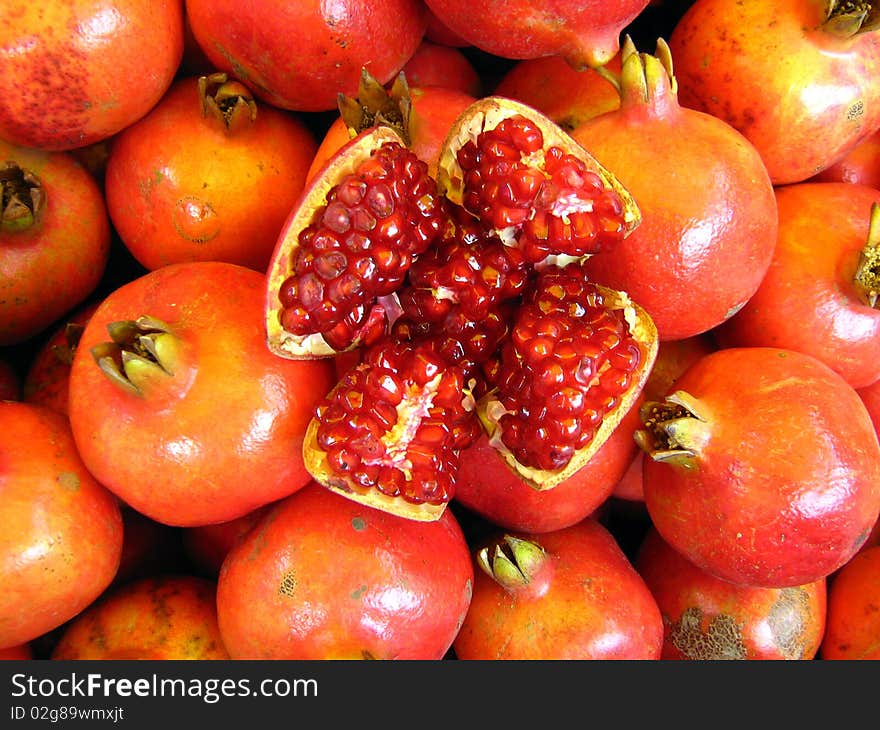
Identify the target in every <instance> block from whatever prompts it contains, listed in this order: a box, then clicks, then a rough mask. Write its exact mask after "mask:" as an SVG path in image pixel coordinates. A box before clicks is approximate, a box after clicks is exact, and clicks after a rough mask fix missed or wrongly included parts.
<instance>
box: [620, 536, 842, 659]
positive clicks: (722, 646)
mask: <svg viewBox="0 0 880 730" xmlns="http://www.w3.org/2000/svg"><path fill="white" fill-rule="evenodd" d="M635 567H636V570H638V572H639V575H641V576H642V579H643V580H644V581H645V583H646V584H647V586H648V588H649V589H650V591H651V594H652V595H653V596H654V598H655V600H656V601H657V605H658V606H659V608H660V612H661V614H662V615H663V626H664V640H663V653H662V656H661V658H662V659H683V660H695V661H706V660H718V659H728V660H729V659H749V660H767V659H788V660H806V659H813V658H814V657H815V656H816V653H817V652H818V651H819V645H820V644H821V642H822V636H823V634H824V632H825V616H826V580H825V579H824V578H820V579H819V580H817V581H814V582H812V583H807V584H806V585H802V586H789V587H786V588H760V587H753V586H742V585H736V584H734V583H729V582H728V581H725V580H721V579H720V578H716V577H715V576H713V575H710V574H709V573H706V572H705V571H704V570H701V569H700V568H698V567H697V566H695V565H694V564H693V563H691V562H690V561H689V560H687V559H686V558H684V557H683V556H682V555H681V554H680V553H678V552H676V551H675V550H673V549H672V548H671V547H670V546H669V544H668V543H667V542H666V541H665V540H663V538H662V537H660V534H659V533H658V532H657V530H656V529H654V528H653V527H651V528H649V529H648V531H647V534H646V535H645V538H644V540H643V541H642V543H641V544H640V546H639V549H638V554H637V556H636V560H635Z"/></svg>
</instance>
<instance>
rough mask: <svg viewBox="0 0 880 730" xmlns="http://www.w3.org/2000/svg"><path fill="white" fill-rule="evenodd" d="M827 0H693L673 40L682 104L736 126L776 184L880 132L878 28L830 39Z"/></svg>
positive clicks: (802, 176)
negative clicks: (807, 0)
mask: <svg viewBox="0 0 880 730" xmlns="http://www.w3.org/2000/svg"><path fill="white" fill-rule="evenodd" d="M827 5H828V3H822V2H804V0H779V1H778V2H774V3H767V2H763V0H746V1H745V2H743V1H742V0H698V1H697V2H695V3H694V4H693V5H691V7H690V8H689V9H688V11H687V12H686V13H685V14H684V16H683V17H682V18H681V19H680V21H679V22H678V23H677V25H676V27H675V29H674V30H673V32H672V34H671V35H670V38H669V45H670V48H671V49H672V54H673V57H674V58H675V64H676V69H677V71H676V74H677V76H678V80H679V98H680V99H681V102H682V104H684V105H686V106H688V107H691V108H693V109H699V110H701V111H704V112H708V113H709V114H712V115H714V116H717V117H718V118H720V119H723V120H725V121H726V122H728V123H729V124H731V125H732V126H734V127H736V128H737V129H738V130H739V131H740V132H742V133H743V134H744V135H745V136H746V137H747V138H748V139H749V141H751V142H752V144H754V145H755V147H756V148H757V149H758V151H759V152H760V154H761V157H762V159H763V160H764V163H765V165H766V166H767V170H768V172H769V174H770V177H771V179H772V180H773V183H774V184H775V185H784V184H788V183H793V182H801V181H803V180H806V179H807V178H809V177H811V176H813V175H815V174H816V173H818V172H819V171H821V170H822V169H824V168H826V167H828V166H829V165H830V164H832V163H833V162H835V161H836V160H837V159H839V158H840V157H841V156H842V155H844V154H846V153H847V152H848V151H849V150H850V149H851V148H852V147H853V146H855V145H856V144H858V143H859V142H860V141H861V140H863V139H864V138H865V137H867V136H868V135H870V134H873V133H874V132H876V131H877V130H878V128H880V95H878V92H877V90H876V83H875V81H876V78H877V75H878V73H880V33H878V32H877V31H876V30H874V31H867V32H862V33H859V34H857V35H855V36H853V37H851V38H838V37H835V36H834V35H832V34H830V33H828V32H827V31H826V30H824V29H823V27H822V23H823V21H824V20H825V10H826V6H827Z"/></svg>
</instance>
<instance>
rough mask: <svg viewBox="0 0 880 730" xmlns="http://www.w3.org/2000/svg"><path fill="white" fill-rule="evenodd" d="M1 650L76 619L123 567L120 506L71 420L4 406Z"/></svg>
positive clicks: (0, 416)
mask: <svg viewBox="0 0 880 730" xmlns="http://www.w3.org/2000/svg"><path fill="white" fill-rule="evenodd" d="M0 433H3V439H2V440H0V464H2V465H3V466H2V469H0V525H3V529H2V531H0V580H2V581H3V585H4V590H3V592H2V595H0V647H11V646H15V645H17V644H22V643H24V642H29V641H31V640H33V639H36V638H37V637H39V636H41V635H42V634H45V633H47V632H49V631H51V630H53V629H55V628H57V627H59V626H61V624H63V623H64V622H65V621H67V620H69V619H71V618H73V617H74V616H75V615H76V614H78V613H79V612H80V611H82V610H83V609H84V608H86V606H88V605H89V604H91V603H92V602H93V601H94V600H95V599H96V598H97V597H98V596H99V595H100V594H101V593H102V592H103V591H104V590H105V589H106V588H107V587H108V586H109V585H110V582H111V581H112V580H113V577H114V576H115V574H116V570H117V568H118V567H119V560H120V555H121V551H122V538H123V535H122V517H121V514H120V509H119V503H118V502H117V500H116V499H115V498H114V497H113V495H112V494H111V493H110V492H109V491H108V490H107V489H105V488H104V487H103V486H102V485H101V484H99V483H98V482H97V481H96V480H95V477H94V476H92V474H91V473H90V472H89V471H88V469H87V468H86V466H85V464H83V461H82V459H81V458H80V455H79V453H78V451H77V448H76V444H75V443H74V440H73V436H72V434H71V430H70V425H69V424H68V421H67V419H66V418H65V417H64V416H63V415H62V414H60V413H56V412H55V411H53V410H50V409H49V408H46V407H44V406H38V405H34V404H31V403H18V402H14V401H0Z"/></svg>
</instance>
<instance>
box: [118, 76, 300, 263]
mask: <svg viewBox="0 0 880 730" xmlns="http://www.w3.org/2000/svg"><path fill="white" fill-rule="evenodd" d="M169 130H174V131H173V134H171V133H169ZM315 149H316V142H315V139H314V137H313V135H312V132H311V131H310V130H309V128H308V127H307V126H306V124H305V122H303V121H302V120H301V119H300V118H299V117H297V116H294V115H292V114H289V113H285V112H282V111H281V110H278V109H275V108H273V107H272V106H270V105H268V104H262V105H259V106H258V105H257V103H256V102H255V101H254V99H253V96H252V95H251V92H250V91H249V90H248V89H247V88H246V87H245V86H244V85H243V84H241V83H240V82H238V81H236V80H234V79H230V78H229V77H228V76H227V74H225V73H217V74H211V75H209V76H200V77H198V78H196V77H184V78H180V79H178V80H177V81H176V82H175V83H174V85H173V86H172V87H171V88H170V89H169V90H168V92H167V93H166V94H165V95H164V96H163V97H162V99H161V100H160V102H159V103H158V104H157V105H156V106H155V107H154V108H153V109H152V110H151V111H150V113H149V114H148V115H147V116H146V117H144V118H143V119H141V120H140V121H138V122H137V123H135V124H133V125H131V126H129V127H128V128H127V129H125V130H124V131H123V132H122V133H120V134H119V135H117V136H116V137H115V138H114V140H113V146H112V149H111V152H110V156H109V158H108V160H107V171H106V175H105V178H104V190H105V195H106V200H107V210H108V212H109V214H110V218H111V220H112V221H113V226H114V228H115V230H116V232H117V233H118V234H119V237H120V238H121V239H122V242H123V243H124V244H125V245H126V246H127V247H128V249H129V250H130V251H131V253H132V254H133V255H134V257H135V258H136V259H137V260H138V261H139V262H140V263H141V264H142V265H143V266H144V267H145V268H147V269H157V268H159V267H160V266H164V265H166V264H170V263H179V262H183V261H227V262H229V263H233V264H239V265H240V266H247V267H249V268H252V269H255V270H257V271H259V272H261V273H262V272H264V271H265V270H266V267H267V265H268V263H269V257H270V256H271V254H272V250H273V249H274V247H275V241H276V239H277V238H278V234H279V233H280V232H281V227H282V225H283V224H284V221H285V220H286V219H287V215H288V213H289V212H290V209H291V208H292V207H293V205H294V203H296V199H297V198H298V197H299V195H300V193H301V192H302V189H303V187H304V186H305V176H306V171H307V170H308V168H309V165H310V164H311V161H312V158H313V156H314V154H315Z"/></svg>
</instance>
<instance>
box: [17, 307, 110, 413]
mask: <svg viewBox="0 0 880 730" xmlns="http://www.w3.org/2000/svg"><path fill="white" fill-rule="evenodd" d="M97 306H98V302H96V301H90V302H88V303H86V304H84V305H83V306H81V307H80V308H78V309H77V310H75V311H74V312H72V313H71V314H70V315H69V316H68V317H66V318H65V320H66V321H64V323H63V324H59V325H58V326H57V327H56V328H55V330H54V331H53V332H52V333H51V334H50V335H49V336H48V337H47V338H45V339H44V341H43V343H42V344H41V345H40V347H39V349H38V350H37V351H36V353H34V355H33V357H32V358H31V360H30V364H29V366H28V369H27V372H26V373H25V378H24V386H23V390H22V400H24V401H25V402H27V403H38V404H40V405H44V406H47V407H48V408H51V409H52V410H55V411H58V412H59V413H63V414H64V415H65V416H66V415H67V404H68V386H69V383H70V365H71V363H72V362H73V353H74V352H75V350H76V346H77V344H78V343H79V338H80V336H81V335H82V331H83V329H84V328H85V326H86V323H87V322H88V321H89V318H90V317H91V316H92V314H93V313H94V311H95V309H96V308H97Z"/></svg>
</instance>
